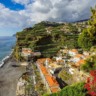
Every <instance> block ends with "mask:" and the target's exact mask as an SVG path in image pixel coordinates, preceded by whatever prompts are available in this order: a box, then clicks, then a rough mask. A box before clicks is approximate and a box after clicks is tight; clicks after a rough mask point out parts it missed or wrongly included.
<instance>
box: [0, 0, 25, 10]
mask: <svg viewBox="0 0 96 96" xmlns="http://www.w3.org/2000/svg"><path fill="white" fill-rule="evenodd" d="M0 3H2V4H4V5H5V7H7V8H9V9H11V10H22V9H24V5H21V4H18V3H15V2H13V1H12V0H0Z"/></svg>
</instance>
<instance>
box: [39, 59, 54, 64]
mask: <svg viewBox="0 0 96 96" xmlns="http://www.w3.org/2000/svg"><path fill="white" fill-rule="evenodd" d="M46 59H47V60H48V61H49V62H51V61H52V60H51V59H50V58H42V59H38V60H37V62H39V63H42V64H43V63H44V62H45V61H46Z"/></svg>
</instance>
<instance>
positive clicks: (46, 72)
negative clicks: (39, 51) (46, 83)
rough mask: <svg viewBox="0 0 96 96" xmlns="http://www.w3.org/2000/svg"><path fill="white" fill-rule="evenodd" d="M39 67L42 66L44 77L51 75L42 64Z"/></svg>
mask: <svg viewBox="0 0 96 96" xmlns="http://www.w3.org/2000/svg"><path fill="white" fill-rule="evenodd" d="M39 65H40V69H41V71H42V73H43V74H44V75H49V73H48V71H47V69H46V67H44V66H43V65H42V64H39Z"/></svg>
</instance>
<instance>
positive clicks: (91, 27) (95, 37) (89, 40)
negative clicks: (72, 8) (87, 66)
mask: <svg viewBox="0 0 96 96" xmlns="http://www.w3.org/2000/svg"><path fill="white" fill-rule="evenodd" d="M91 12H92V16H91V18H90V20H89V21H88V28H86V29H84V30H83V32H82V33H81V34H80V36H79V39H78V44H79V45H80V47H82V48H83V49H84V50H89V49H90V48H91V47H92V46H95V45H96V8H94V9H91Z"/></svg>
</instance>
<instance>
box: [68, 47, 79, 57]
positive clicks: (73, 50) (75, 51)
mask: <svg viewBox="0 0 96 96" xmlns="http://www.w3.org/2000/svg"><path fill="white" fill-rule="evenodd" d="M68 54H69V55H70V56H75V55H76V54H78V50H77V49H72V50H69V52H68Z"/></svg>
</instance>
